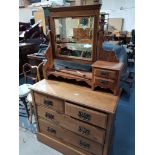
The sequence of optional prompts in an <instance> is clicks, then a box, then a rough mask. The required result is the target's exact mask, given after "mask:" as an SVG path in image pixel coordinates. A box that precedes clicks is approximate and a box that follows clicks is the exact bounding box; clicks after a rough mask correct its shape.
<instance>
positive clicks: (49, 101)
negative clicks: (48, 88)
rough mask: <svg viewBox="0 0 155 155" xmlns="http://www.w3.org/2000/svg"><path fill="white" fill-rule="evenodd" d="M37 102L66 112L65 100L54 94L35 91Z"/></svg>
mask: <svg viewBox="0 0 155 155" xmlns="http://www.w3.org/2000/svg"><path fill="white" fill-rule="evenodd" d="M34 97H35V103H36V104H37V105H38V106H40V105H43V106H46V107H48V108H51V109H53V110H55V111H57V112H60V113H64V101H63V100H61V99H58V98H55V97H52V96H47V95H42V94H39V93H34Z"/></svg>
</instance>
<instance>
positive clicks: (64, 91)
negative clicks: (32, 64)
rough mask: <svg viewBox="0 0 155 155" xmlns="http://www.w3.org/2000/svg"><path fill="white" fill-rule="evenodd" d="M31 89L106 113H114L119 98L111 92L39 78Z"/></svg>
mask: <svg viewBox="0 0 155 155" xmlns="http://www.w3.org/2000/svg"><path fill="white" fill-rule="evenodd" d="M31 89H32V90H34V91H36V92H40V93H43V94H47V95H52V96H55V97H57V98H61V99H64V100H65V101H69V102H75V103H77V104H79V105H83V106H85V107H89V108H92V109H95V110H98V111H102V112H107V113H115V110H116V107H117V102H118V100H119V96H114V95H113V94H109V93H104V92H98V91H93V90H91V88H87V87H85V86H80V85H74V84H70V83H66V82H60V81H55V80H45V79H44V80H41V81H39V82H37V83H36V84H34V85H33V86H32V87H31Z"/></svg>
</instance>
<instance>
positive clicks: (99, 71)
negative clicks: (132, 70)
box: [94, 68, 117, 79]
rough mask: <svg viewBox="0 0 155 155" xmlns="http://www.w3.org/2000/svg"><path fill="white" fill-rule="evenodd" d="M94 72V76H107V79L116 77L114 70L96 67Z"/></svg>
mask: <svg viewBox="0 0 155 155" xmlns="http://www.w3.org/2000/svg"><path fill="white" fill-rule="evenodd" d="M94 73H95V75H96V76H99V77H103V78H108V79H116V77H117V76H116V75H117V72H116V71H110V70H106V69H96V68H95V70H94Z"/></svg>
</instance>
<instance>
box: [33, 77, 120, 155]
mask: <svg viewBox="0 0 155 155" xmlns="http://www.w3.org/2000/svg"><path fill="white" fill-rule="evenodd" d="M31 94H32V99H33V105H34V107H35V118H36V122H37V129H38V133H37V138H38V140H39V141H41V142H42V143H44V144H46V145H48V146H50V147H52V148H54V149H56V150H58V151H60V152H62V153H63V154H64V155H108V154H109V151H110V144H111V139H112V133H113V129H114V128H113V125H114V118H115V112H116V108H117V102H118V100H119V96H114V95H112V94H109V93H104V92H99V91H98V92H97V91H93V90H91V89H90V88H87V87H84V86H79V85H75V84H71V83H66V82H60V81H55V80H45V79H44V80H42V81H39V82H38V83H36V84H34V85H33V86H32V87H31Z"/></svg>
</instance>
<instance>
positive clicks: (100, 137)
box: [37, 107, 105, 144]
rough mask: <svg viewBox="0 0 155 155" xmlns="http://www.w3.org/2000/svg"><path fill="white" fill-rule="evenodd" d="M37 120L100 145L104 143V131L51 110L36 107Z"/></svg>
mask: <svg viewBox="0 0 155 155" xmlns="http://www.w3.org/2000/svg"><path fill="white" fill-rule="evenodd" d="M37 112H38V116H39V118H43V119H46V120H47V121H49V122H50V123H54V124H58V125H60V126H61V127H63V128H66V129H68V130H70V131H72V132H75V133H77V134H78V135H81V136H83V137H86V138H88V139H90V140H93V141H96V142H98V143H100V144H103V143H104V140H105V130H104V129H101V128H98V127H95V126H92V125H90V124H87V123H84V122H82V121H79V120H76V119H74V118H71V117H69V116H66V115H64V114H59V113H57V112H55V111H53V110H51V109H48V108H45V107H37Z"/></svg>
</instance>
